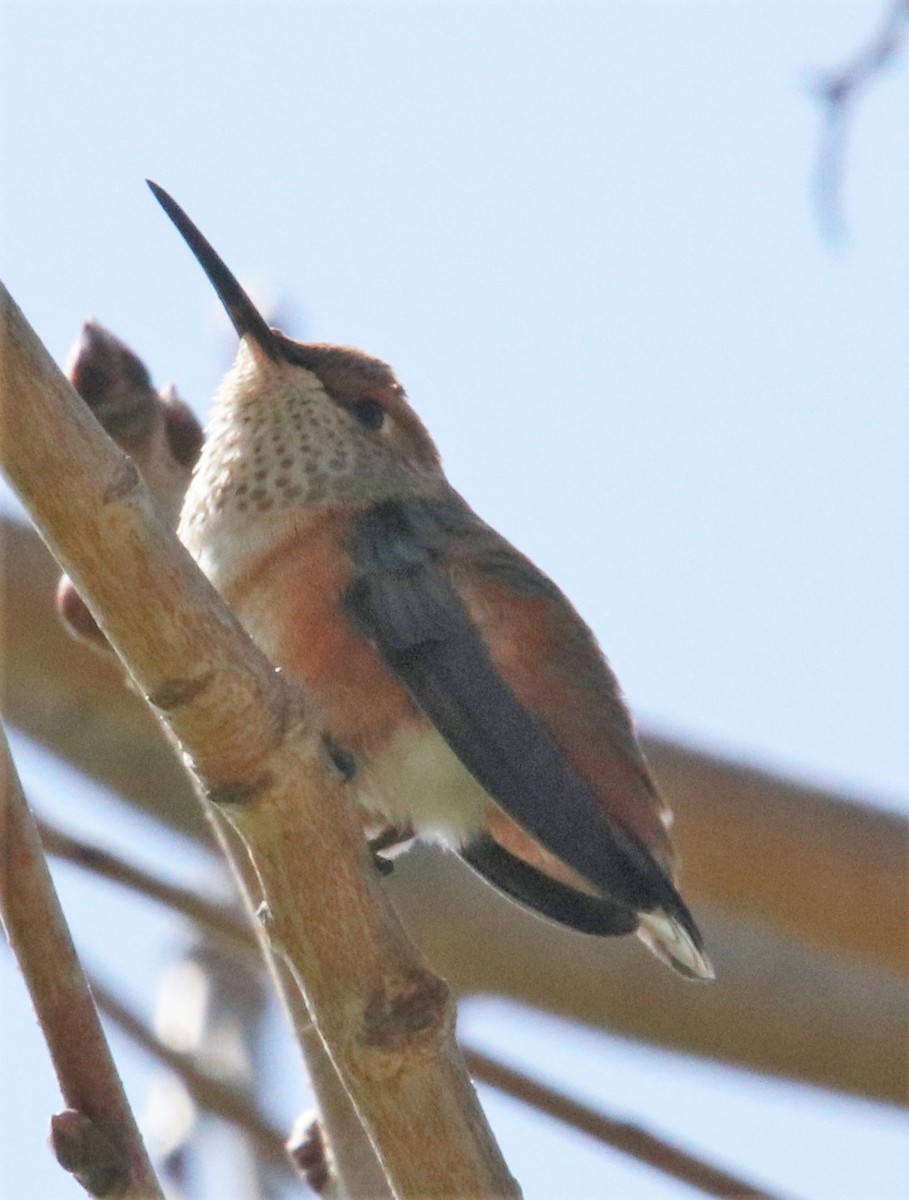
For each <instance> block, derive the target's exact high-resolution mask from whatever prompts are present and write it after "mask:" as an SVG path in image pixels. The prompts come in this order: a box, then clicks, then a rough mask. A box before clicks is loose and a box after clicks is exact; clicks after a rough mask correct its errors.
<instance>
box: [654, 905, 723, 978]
mask: <svg viewBox="0 0 909 1200" xmlns="http://www.w3.org/2000/svg"><path fill="white" fill-rule="evenodd" d="M638 919H639V921H640V924H639V925H638V937H639V938H640V939H641V941H642V942H643V943H644V945H645V946H646V947H647V949H648V950H650V951H652V953H654V954H655V955H656V956H657V958H659V959H661V960H662V961H663V962H664V963H668V965H669V966H670V967H673V968H674V969H675V970H676V971H678V973H679V974H680V975H684V976H685V978H686V979H698V980H701V981H703V982H707V981H708V980H710V979H715V978H716V975H715V973H714V970H713V965H712V963H711V962H710V959H709V958H708V957H707V955H706V954H705V953H704V951H703V950H701V949H700V948H699V947H698V946H696V945H695V943H694V941H693V939H692V937H691V934H690V933H688V931H687V930H686V929H683V928H682V926H681V925H680V924H679V922H678V921H676V920H675V918H674V917H670V916H668V915H667V914H666V913H665V912H663V910H662V909H657V911H656V912H642V913H639V914H638Z"/></svg>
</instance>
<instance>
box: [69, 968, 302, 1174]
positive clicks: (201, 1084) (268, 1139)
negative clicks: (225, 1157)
mask: <svg viewBox="0 0 909 1200" xmlns="http://www.w3.org/2000/svg"><path fill="white" fill-rule="evenodd" d="M91 989H92V995H93V996H94V997H95V1001H96V1002H97V1005H98V1008H99V1009H100V1010H101V1011H102V1012H103V1013H104V1014H105V1015H106V1016H107V1017H109V1018H110V1019H111V1020H112V1021H113V1022H114V1023H115V1024H116V1025H117V1026H118V1028H120V1029H121V1030H122V1031H123V1032H124V1033H125V1034H126V1035H127V1036H128V1037H129V1038H130V1039H131V1040H132V1041H134V1042H135V1043H136V1045H138V1046H141V1047H142V1049H143V1050H146V1051H147V1052H148V1053H149V1054H151V1055H152V1056H153V1057H154V1058H156V1059H158V1060H159V1062H161V1063H163V1064H164V1066H166V1067H168V1068H169V1069H170V1070H171V1071H173V1072H174V1074H175V1075H178V1076H179V1077H180V1079H181V1080H182V1081H183V1083H184V1084H185V1085H186V1090H187V1091H188V1092H189V1094H190V1095H191V1096H192V1098H193V1100H195V1102H196V1103H197V1104H198V1105H199V1107H200V1108H204V1109H205V1110H206V1111H207V1112H210V1113H213V1114H214V1115H215V1116H218V1117H221V1118H222V1119H223V1120H225V1121H229V1122H230V1123H231V1124H232V1125H236V1126H238V1128H240V1129H242V1130H243V1132H244V1133H246V1134H247V1135H248V1136H249V1137H250V1138H251V1140H252V1141H253V1142H254V1144H255V1146H256V1149H257V1151H258V1152H259V1153H260V1154H261V1155H262V1157H263V1158H265V1159H266V1160H267V1161H268V1162H271V1163H274V1164H276V1165H278V1166H281V1167H285V1168H287V1169H288V1170H289V1169H290V1162H289V1160H288V1157H287V1151H286V1149H285V1145H284V1142H285V1139H284V1137H283V1136H282V1135H281V1133H280V1132H279V1131H278V1130H277V1129H276V1128H275V1126H274V1125H272V1123H271V1122H270V1121H269V1120H268V1118H267V1117H265V1116H263V1114H262V1113H260V1112H259V1110H258V1109H257V1108H256V1106H255V1104H253V1102H252V1101H251V1100H250V1099H249V1098H248V1097H246V1096H244V1095H242V1094H241V1093H240V1092H239V1091H237V1089H236V1088H235V1087H233V1086H231V1085H230V1084H226V1083H222V1082H221V1081H220V1080H219V1079H214V1078H213V1077H212V1076H211V1075H208V1074H206V1073H205V1072H204V1071H200V1070H199V1068H198V1067H197V1066H196V1064H195V1063H194V1062H193V1060H192V1058H191V1057H190V1056H189V1055H187V1054H181V1053H180V1052H179V1051H177V1050H174V1049H173V1048H172V1047H171V1046H168V1045H167V1043H166V1042H163V1041H162V1040H161V1039H160V1038H159V1037H157V1036H156V1035H155V1033H154V1032H153V1031H152V1030H151V1029H150V1028H149V1026H148V1025H147V1024H146V1023H145V1022H144V1021H143V1020H142V1018H141V1017H140V1016H139V1015H138V1014H137V1013H136V1012H134V1011H133V1009H131V1008H130V1007H129V1005H127V1004H126V1003H124V1001H123V1000H121V999H120V998H119V997H117V996H115V995H114V993H113V992H112V991H110V989H109V988H107V987H105V985H104V984H103V983H100V982H99V980H98V979H97V978H95V977H93V978H92V979H91Z"/></svg>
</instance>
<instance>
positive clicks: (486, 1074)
mask: <svg viewBox="0 0 909 1200" xmlns="http://www.w3.org/2000/svg"><path fill="white" fill-rule="evenodd" d="M464 1057H465V1059H466V1060H467V1066H468V1067H469V1069H470V1073H471V1075H473V1077H474V1078H475V1079H479V1080H482V1082H483V1083H488V1084H489V1086H490V1087H494V1088H496V1089H497V1090H498V1091H500V1092H505V1093H506V1094H507V1095H509V1096H513V1097H514V1098H515V1099H516V1100H520V1101H522V1102H523V1103H524V1104H529V1105H530V1106H531V1107H532V1108H535V1109H536V1110H537V1111H538V1112H542V1113H546V1115H547V1116H550V1117H553V1118H554V1119H555V1120H556V1121H561V1122H563V1123H564V1124H565V1125H570V1126H571V1127H572V1128H573V1129H577V1130H580V1132H581V1133H586V1134H588V1135H589V1136H590V1137H592V1138H596V1140H597V1141H598V1142H602V1143H603V1145H604V1146H609V1147H611V1148H612V1149H613V1150H619V1151H621V1153H622V1154H627V1155H628V1156H629V1157H631V1158H635V1159H637V1161H638V1162H642V1163H645V1164H646V1165H647V1166H648V1167H653V1169H654V1170H656V1171H659V1172H661V1173H662V1174H663V1175H669V1176H670V1177H671V1178H673V1179H677V1180H679V1182H680V1183H687V1184H688V1185H689V1186H690V1187H693V1188H697V1189H698V1190H699V1191H701V1192H704V1193H705V1194H706V1195H708V1196H719V1197H721V1200H772V1197H771V1196H770V1193H769V1192H764V1191H761V1190H759V1189H758V1188H756V1187H754V1186H753V1184H750V1183H746V1182H745V1181H744V1180H743V1179H740V1178H738V1177H737V1176H735V1175H729V1174H727V1172H725V1171H720V1170H719V1169H718V1168H716V1167H712V1166H710V1164H709V1163H705V1162H703V1161H702V1160H701V1159H699V1158H695V1157H694V1155H692V1154H688V1153H686V1152H685V1151H684V1150H680V1149H678V1147H676V1146H671V1145H670V1144H669V1143H668V1142H665V1141H663V1140H662V1139H661V1138H658V1137H656V1135H655V1134H652V1133H648V1132H647V1130H646V1129H642V1128H641V1127H640V1126H639V1125H634V1124H632V1123H630V1122H628V1121H615V1120H613V1119H612V1118H610V1117H606V1116H603V1114H602V1113H599V1112H597V1111H596V1110H595V1109H593V1108H590V1107H588V1105H586V1104H581V1103H579V1102H578V1101H577V1100H572V1099H571V1097H570V1096H566V1095H565V1093H564V1092H560V1091H557V1090H556V1089H555V1088H551V1087H547V1086H546V1085H545V1084H542V1083H539V1082H538V1081H537V1080H536V1079H531V1078H530V1076H529V1075H525V1074H524V1072H523V1071H516V1070H514V1069H513V1068H512V1067H506V1066H505V1065H504V1064H503V1063H500V1062H498V1061H497V1060H496V1059H494V1058H490V1057H489V1056H488V1055H486V1054H482V1053H481V1052H480V1051H479V1050H473V1049H471V1048H470V1047H467V1046H465V1047H464Z"/></svg>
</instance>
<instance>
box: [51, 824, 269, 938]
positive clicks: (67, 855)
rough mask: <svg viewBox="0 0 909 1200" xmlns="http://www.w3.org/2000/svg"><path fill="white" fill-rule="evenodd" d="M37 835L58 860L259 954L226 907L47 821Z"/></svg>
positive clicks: (245, 929)
mask: <svg viewBox="0 0 909 1200" xmlns="http://www.w3.org/2000/svg"><path fill="white" fill-rule="evenodd" d="M38 832H39V834H40V835H41V842H42V845H43V846H44V849H45V851H46V852H47V853H48V854H51V855H53V856H54V857H55V858H61V859H63V860H64V861H66V862H70V863H73V864H75V865H76V866H78V867H82V868H83V869H84V870H87V871H90V872H92V874H94V875H99V876H101V877H102V878H104V879H110V880H112V881H113V882H114V883H119V884H121V885H122V886H123V887H128V888H130V889H132V890H133V891H135V892H138V893H139V894H140V895H143V896H147V897H148V898H149V899H151V900H156V901H157V902H158V903H159V904H164V905H166V906H167V907H169V908H171V909H173V910H174V911H175V912H178V913H180V914H182V915H183V916H184V917H188V918H189V920H191V921H194V922H195V923H196V924H197V925H198V926H199V927H200V928H202V929H205V930H206V931H207V932H208V933H211V934H212V935H213V936H215V937H217V938H219V939H220V940H222V941H224V942H225V943H227V944H228V945H229V946H231V947H233V948H234V949H238V950H242V951H245V952H247V953H251V954H255V953H256V949H257V948H256V939H255V934H254V933H253V931H252V930H251V929H250V928H249V926H248V925H247V924H246V923H245V922H244V921H243V919H242V917H241V916H239V915H238V914H237V913H236V912H235V911H234V910H233V909H230V908H228V907H227V906H226V905H223V904H218V903H216V902H214V901H212V900H207V899H206V898H205V897H204V896H201V895H200V894H199V893H198V892H196V891H193V890H192V889H191V888H185V887H179V886H178V885H177V884H173V883H168V882H167V881H166V880H164V879H161V878H159V877H158V876H157V875H152V874H150V873H149V872H148V871H143V870H142V868H141V867H137V866H134V865H133V864H132V863H129V862H127V861H126V860H125V859H123V858H120V857H119V855H117V854H114V853H112V852H111V851H109V850H102V849H101V847H100V846H95V845H93V844H92V843H91V842H86V841H84V840H83V839H81V838H78V837H75V836H73V835H72V834H69V833H64V832H63V830H61V829H58V828H57V827H56V826H54V825H51V824H50V822H48V821H44V820H41V821H38Z"/></svg>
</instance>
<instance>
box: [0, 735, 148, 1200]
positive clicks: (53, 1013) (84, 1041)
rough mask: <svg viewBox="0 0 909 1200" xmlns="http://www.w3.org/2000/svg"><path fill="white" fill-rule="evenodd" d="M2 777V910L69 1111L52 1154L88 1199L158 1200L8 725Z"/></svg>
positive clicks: (55, 1134) (56, 1129) (0, 759)
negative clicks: (47, 858) (29, 802)
mask: <svg viewBox="0 0 909 1200" xmlns="http://www.w3.org/2000/svg"><path fill="white" fill-rule="evenodd" d="M0 775H2V790H0V913H2V917H3V925H4V928H5V930H6V935H7V937H8V938H9V942H10V945H11V946H12V949H13V953H14V954H15V955H16V958H17V960H18V962H19V966H20V968H21V970H22V974H23V975H24V976H25V981H26V983H27V985H28V989H29V992H30V994H31V998H32V1003H33V1004H34V1006H35V1012H36V1013H37V1016H38V1020H39V1022H40V1024H41V1028H42V1030H43V1032H44V1037H45V1039H46V1041H47V1045H48V1049H49V1051H50V1055H51V1058H52V1060H53V1063H54V1070H55V1071H56V1073H57V1079H58V1081H59V1084H60V1090H61V1092H62V1093H63V1098H64V1100H65V1101H66V1103H67V1105H68V1106H69V1110H70V1111H69V1112H67V1113H64V1114H61V1116H60V1117H57V1118H55V1121H54V1124H53V1126H52V1141H53V1145H54V1150H55V1152H56V1154H57V1157H58V1159H59V1161H60V1162H61V1165H62V1166H64V1167H66V1169H67V1170H69V1171H71V1172H72V1173H73V1174H75V1175H76V1177H77V1178H78V1179H79V1181H80V1182H81V1183H82V1184H83V1186H84V1187H85V1188H86V1190H88V1191H90V1192H91V1194H92V1195H95V1196H120V1197H123V1198H124V1200H162V1193H161V1190H160V1188H159V1186H158V1181H157V1179H156V1178H155V1173H154V1171H153V1170H152V1166H151V1163H150V1162H149V1160H148V1156H147V1154H146V1152H145V1147H144V1146H143V1144H142V1139H141V1137H140V1136H139V1130H138V1128H137V1127H136V1122H135V1119H134V1117H133V1114H132V1111H131V1109H130V1107H129V1103H128V1101H127V1099H126V1095H125V1093H124V1091H123V1086H122V1084H121V1083H120V1078H119V1076H118V1074H117V1068H116V1067H115V1066H114V1062H113V1059H112V1058H111V1054H110V1050H109V1049H108V1045H107V1041H106V1040H105V1037H104V1033H103V1031H102V1029H101V1024H100V1022H99V1020H98V1014H97V1012H96V1011H95V1006H94V1004H93V1003H92V998H91V995H90V993H89V990H88V985H87V983H86V981H85V976H84V975H83V973H82V968H81V966H80V965H79V960H78V958H77V957H76V951H75V949H74V947H73V944H72V939H71V938H70V935H69V930H68V928H67V926H66V920H65V918H64V916H63V913H62V911H61V909H60V905H59V902H58V900H57V895H56V892H55V891H54V885H53V883H52V881H51V877H50V873H49V872H48V869H47V864H46V862H45V861H44V855H43V853H42V851H41V843H40V841H39V840H38V834H37V831H36V829H35V826H34V822H33V821H32V818H31V814H30V813H29V810H28V805H27V804H26V801H25V797H24V795H23V794H22V788H21V786H20V784H19V778H18V776H17V774H16V770H15V767H14V766H13V762H12V759H11V757H10V754H9V749H8V747H7V744H6V737H5V735H4V734H3V733H2V729H0Z"/></svg>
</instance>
